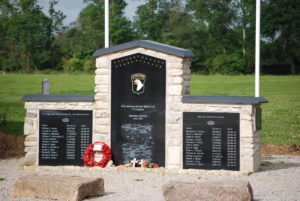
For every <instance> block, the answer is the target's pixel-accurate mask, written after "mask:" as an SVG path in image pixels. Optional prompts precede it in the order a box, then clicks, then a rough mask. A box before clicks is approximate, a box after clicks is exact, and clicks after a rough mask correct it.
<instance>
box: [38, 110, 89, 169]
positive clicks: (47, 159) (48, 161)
mask: <svg viewBox="0 0 300 201" xmlns="http://www.w3.org/2000/svg"><path fill="white" fill-rule="evenodd" d="M92 117H93V115H92V111H85V110H40V125H39V127H40V136H39V165H78V166H82V165H83V161H82V155H83V153H84V150H85V149H86V147H87V146H88V145H89V144H91V143H92Z"/></svg>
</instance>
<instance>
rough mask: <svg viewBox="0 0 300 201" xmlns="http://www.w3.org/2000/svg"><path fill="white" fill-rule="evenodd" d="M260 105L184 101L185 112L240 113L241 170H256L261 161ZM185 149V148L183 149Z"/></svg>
mask: <svg viewBox="0 0 300 201" xmlns="http://www.w3.org/2000/svg"><path fill="white" fill-rule="evenodd" d="M257 108H259V105H245V104H208V103H206V104H205V103H203V104H200V103H198V104H194V103H184V104H183V112H222V113H239V114H240V171H241V172H255V171H257V170H258V169H259V167H260V163H261V154H260V147H261V145H260V137H259V131H258V130H257V128H256V115H255V114H256V110H257ZM182 151H183V150H182Z"/></svg>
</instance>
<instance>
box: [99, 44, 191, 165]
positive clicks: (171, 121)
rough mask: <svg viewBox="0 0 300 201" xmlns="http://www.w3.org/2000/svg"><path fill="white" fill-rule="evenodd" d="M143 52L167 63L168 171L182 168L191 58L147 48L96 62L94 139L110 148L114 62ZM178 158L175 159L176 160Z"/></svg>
mask: <svg viewBox="0 0 300 201" xmlns="http://www.w3.org/2000/svg"><path fill="white" fill-rule="evenodd" d="M137 53H142V54H145V55H149V56H152V57H156V58H159V59H164V60H166V125H165V127H166V131H165V134H166V136H165V139H166V152H165V153H166V159H165V160H166V161H165V166H166V168H180V167H181V166H182V161H181V160H178V159H179V158H178V156H179V157H181V144H182V140H180V139H181V135H182V124H181V122H182V102H181V98H182V96H183V95H189V94H190V91H189V86H190V80H191V70H190V65H191V58H189V57H184V58H182V57H178V56H174V55H169V54H165V53H161V52H157V51H153V50H150V49H145V48H141V47H138V48H133V49H127V50H124V51H119V52H113V53H111V54H105V55H103V56H100V57H98V58H97V59H96V67H97V69H96V77H95V84H96V87H95V93H96V95H95V119H94V121H95V124H96V125H97V128H96V129H95V130H94V138H95V139H96V140H99V141H102V142H105V143H107V144H109V145H111V136H110V132H111V120H110V118H111V61H112V60H114V59H117V58H120V57H125V56H129V55H132V54H137ZM174 156H175V157H174Z"/></svg>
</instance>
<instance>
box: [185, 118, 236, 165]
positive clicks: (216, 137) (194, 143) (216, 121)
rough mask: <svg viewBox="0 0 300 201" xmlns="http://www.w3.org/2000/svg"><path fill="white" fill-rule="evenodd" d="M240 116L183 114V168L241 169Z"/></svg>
mask: <svg viewBox="0 0 300 201" xmlns="http://www.w3.org/2000/svg"><path fill="white" fill-rule="evenodd" d="M239 150H240V114H239V113H206V112H184V113H183V168H184V169H189V168H193V169H225V170H240V151H239Z"/></svg>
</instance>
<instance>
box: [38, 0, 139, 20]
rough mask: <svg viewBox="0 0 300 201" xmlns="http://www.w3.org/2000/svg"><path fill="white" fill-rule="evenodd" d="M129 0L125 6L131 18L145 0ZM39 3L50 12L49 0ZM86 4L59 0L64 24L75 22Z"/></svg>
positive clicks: (72, 0)
mask: <svg viewBox="0 0 300 201" xmlns="http://www.w3.org/2000/svg"><path fill="white" fill-rule="evenodd" d="M125 1H126V2H127V7H126V8H125V14H126V16H127V17H128V18H129V19H130V20H131V19H132V17H133V16H134V13H135V11H136V8H137V7H138V6H139V5H141V4H143V3H144V1H145V0H125ZM38 2H39V4H40V5H41V6H42V7H43V8H44V12H45V13H48V7H49V0H38ZM85 6H86V4H84V3H83V0H58V4H57V5H56V9H59V10H61V11H62V12H63V13H64V14H65V15H66V19H65V20H64V24H65V25H68V24H69V23H70V22H73V21H75V20H76V18H77V17H78V14H79V12H80V10H81V9H82V8H84V7H85Z"/></svg>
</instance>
